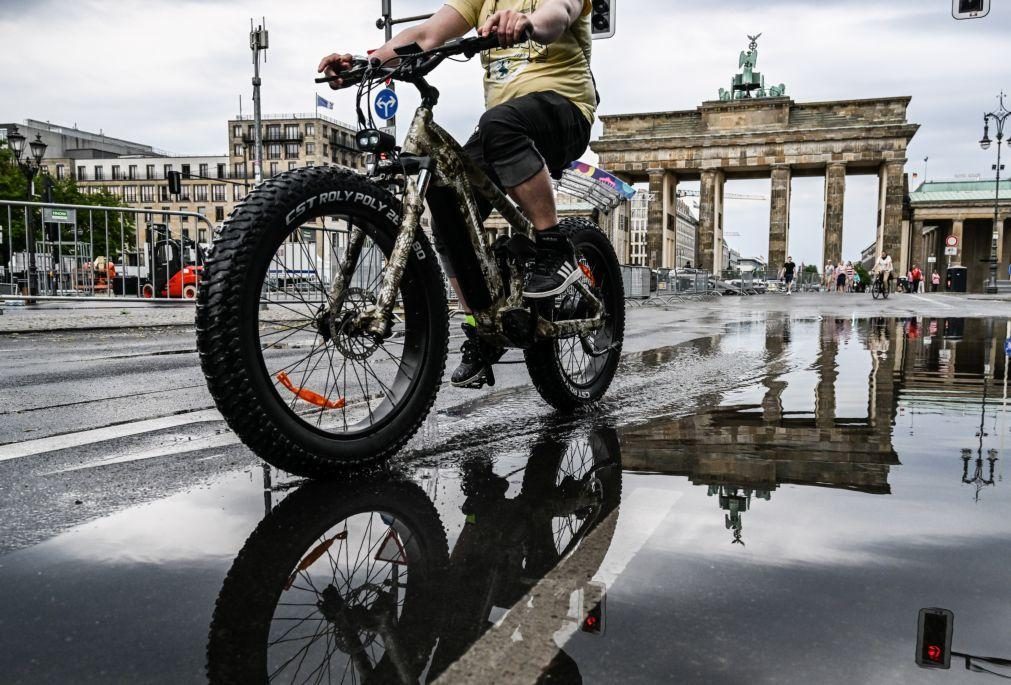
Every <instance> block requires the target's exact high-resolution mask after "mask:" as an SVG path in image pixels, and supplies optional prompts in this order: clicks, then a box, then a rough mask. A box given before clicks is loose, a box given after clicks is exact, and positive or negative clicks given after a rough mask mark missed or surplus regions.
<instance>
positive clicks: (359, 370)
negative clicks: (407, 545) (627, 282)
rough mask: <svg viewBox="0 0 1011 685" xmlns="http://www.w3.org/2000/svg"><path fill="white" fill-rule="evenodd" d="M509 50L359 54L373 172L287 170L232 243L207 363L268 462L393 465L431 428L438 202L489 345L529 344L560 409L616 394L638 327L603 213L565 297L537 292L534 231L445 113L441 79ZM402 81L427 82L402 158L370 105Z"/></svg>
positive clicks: (346, 80) (435, 385) (209, 269)
mask: <svg viewBox="0 0 1011 685" xmlns="http://www.w3.org/2000/svg"><path fill="white" fill-rule="evenodd" d="M492 43H495V45H497V39H496V38H495V37H494V36H491V37H489V38H470V39H461V40H456V41H452V42H450V43H447V44H446V45H444V46H442V47H439V48H435V49H433V50H428V51H422V50H421V49H420V48H419V47H417V46H406V47H404V48H400V49H399V50H398V51H399V52H400V53H401V56H400V60H401V61H400V62H399V64H398V65H397V66H395V67H393V68H385V67H384V66H383V65H379V64H376V63H368V62H365V61H359V62H358V63H357V64H356V65H355V66H354V68H352V69H350V70H348V71H345V72H342V73H341V74H340V78H341V79H342V81H343V86H344V87H349V86H358V110H359V121H360V122H361V124H362V130H361V131H360V132H359V134H358V136H357V145H358V147H359V149H360V150H362V151H367V152H370V153H372V154H373V155H374V156H375V158H376V160H377V161H376V163H375V165H374V169H373V170H372V172H371V174H370V175H369V176H368V177H366V176H362V175H359V174H356V173H352V172H349V171H345V170H341V169H338V168H337V167H335V166H330V167H312V168H302V169H296V170H294V171H289V172H286V173H283V174H280V175H278V176H275V177H273V178H270V179H268V180H266V181H264V182H263V183H262V184H260V185H258V186H257V187H256V189H255V190H254V191H253V192H252V193H250V194H249V196H248V197H247V198H246V199H245V200H244V201H243V202H242V203H241V204H240V205H239V206H238V207H236V209H235V211H234V212H233V213H232V215H231V216H230V217H229V219H228V221H227V222H226V223H225V225H224V227H223V228H222V230H221V231H220V233H219V234H218V236H217V237H216V239H215V241H214V247H213V250H212V256H211V257H210V258H209V260H208V263H207V266H206V270H205V273H204V277H203V279H202V280H201V283H202V286H201V291H200V296H199V303H198V313H197V332H198V335H197V340H198V348H199V350H200V359H201V364H202V366H203V370H204V374H205V376H206V378H207V381H208V385H209V387H210V390H211V394H212V396H213V397H214V399H215V402H216V403H217V406H218V409H219V410H220V411H221V413H222V414H223V415H224V416H225V418H226V420H227V421H228V424H229V426H230V427H231V428H232V429H233V430H234V431H235V433H236V434H237V435H238V436H239V437H240V438H241V439H242V440H243V442H245V443H246V444H247V445H248V446H250V447H251V448H252V449H253V450H254V451H255V452H256V453H257V454H259V455H260V456H261V457H263V458H264V459H265V460H267V461H268V462H270V463H272V464H274V465H276V466H278V467H280V468H282V469H284V470H286V471H289V472H292V473H296V474H299V475H306V476H327V475H331V476H332V475H334V472H335V470H336V469H337V468H338V467H341V466H347V465H350V464H356V463H363V462H376V461H381V460H385V459H388V458H389V457H390V456H392V455H393V454H394V453H395V452H396V450H398V449H399V448H400V447H401V446H403V445H404V444H405V443H406V442H407V440H408V439H409V438H410V437H411V436H412V435H413V434H414V433H415V432H416V431H417V430H418V428H419V427H420V426H421V423H422V421H424V419H425V416H426V415H427V414H428V412H429V410H430V409H431V407H432V404H433V403H434V401H435V397H436V394H437V392H438V390H439V387H440V384H441V382H442V376H443V371H444V368H445V360H446V352H447V341H448V322H447V313H448V308H447V302H446V289H445V285H444V281H443V276H442V273H441V270H440V269H439V266H438V264H437V257H436V255H435V253H434V252H433V250H432V247H431V245H430V243H429V239H428V237H426V235H425V234H424V233H423V232H422V231H421V228H420V225H421V217H422V213H423V212H424V211H425V206H426V202H427V205H428V208H429V209H430V211H431V213H432V217H433V219H434V223H433V232H434V234H435V235H436V236H437V237H438V238H439V239H440V240H441V243H442V244H444V245H445V250H446V259H447V260H448V262H449V263H450V264H451V265H452V267H453V270H454V271H455V272H456V275H457V279H458V281H459V286H460V290H461V292H462V294H463V296H464V297H465V299H466V301H467V304H468V305H469V306H470V308H471V309H473V310H474V315H475V318H476V320H477V331H478V334H479V336H480V337H481V339H482V340H483V341H484V342H485V343H486V344H489V345H493V346H495V347H496V348H498V347H505V348H519V349H523V350H524V354H525V360H526V365H527V368H528V370H529V372H530V376H531V378H532V380H533V384H534V386H535V387H536V388H537V390H538V391H539V392H540V394H541V396H542V397H543V398H544V399H545V400H546V401H547V402H548V403H550V404H551V405H553V406H555V407H556V408H560V409H574V408H577V407H580V406H583V405H586V404H589V403H592V402H594V401H596V400H599V399H600V398H601V397H603V395H604V393H605V392H606V391H607V388H608V387H609V385H610V383H611V381H612V379H613V377H614V374H615V370H616V369H617V366H618V361H619V358H620V354H621V344H622V340H623V336H624V327H625V310H624V290H623V285H622V276H621V270H620V266H619V264H618V260H617V257H616V256H615V253H614V249H613V248H612V246H611V243H610V242H609V241H608V239H607V237H606V236H605V235H604V233H603V232H602V231H601V230H600V229H599V228H598V227H597V226H596V225H595V224H593V223H592V222H589V221H586V220H583V219H567V220H565V221H563V222H562V230H563V232H564V233H565V234H566V235H567V236H568V238H569V239H570V240H571V242H572V243H573V244H574V246H575V249H576V255H577V257H578V263H579V267H580V269H579V271H578V272H577V271H573V272H571V273H568V274H567V276H568V277H567V278H566V281H565V288H564V290H562V291H561V292H558V293H554V294H552V295H551V296H550V297H546V298H542V299H531V298H527V297H525V296H524V293H523V287H524V278H525V273H526V270H527V265H528V263H529V261H530V260H531V259H532V258H533V256H534V255H535V253H536V250H535V248H534V241H533V240H532V238H531V236H532V235H533V226H532V225H531V223H530V222H529V221H528V220H527V219H526V217H524V216H523V215H522V214H521V213H520V211H519V210H518V209H517V207H516V205H515V204H514V203H513V202H512V201H511V200H510V199H509V198H508V197H507V196H506V195H505V194H504V193H502V191H501V190H499V189H498V188H497V187H496V186H495V185H494V184H493V183H492V181H491V180H489V178H488V177H487V176H486V175H485V174H484V173H483V172H482V171H481V170H480V169H478V168H477V166H476V165H475V164H474V163H473V162H472V161H471V160H470V159H469V158H468V157H467V156H466V154H465V153H464V152H463V149H462V148H461V147H460V145H459V144H458V143H457V142H456V141H454V140H453V139H452V138H451V137H450V136H449V134H448V133H446V132H445V131H444V130H443V129H442V128H441V127H439V126H438V125H437V124H435V122H434V121H433V108H434V107H435V105H436V104H437V103H438V101H439V93H438V91H437V90H436V89H435V88H433V87H432V86H430V85H429V84H428V82H427V81H426V80H425V77H426V75H428V74H429V73H430V72H431V71H433V70H434V69H435V68H436V67H438V66H439V65H440V64H441V63H442V62H443V61H444V60H446V59H447V58H449V57H452V56H455V55H464V56H467V57H471V56H473V55H474V54H476V53H477V52H479V51H481V50H485V49H488V48H489V47H491V46H492ZM389 79H395V80H400V81H405V82H407V83H410V84H412V85H414V86H416V87H417V88H418V90H419V91H420V93H421V101H422V104H421V106H420V107H419V108H418V110H417V113H416V114H415V117H414V120H413V122H412V123H411V125H410V128H409V130H408V132H407V138H406V142H405V143H404V146H403V150H402V151H401V150H400V149H399V148H396V147H395V140H394V139H393V137H392V136H390V135H389V134H388V133H386V132H384V131H381V130H379V129H378V128H376V127H375V126H374V124H370V122H369V121H368V118H367V117H366V115H365V113H364V111H363V110H362V101H363V99H364V100H365V101H366V105H367V101H368V95H369V93H370V91H371V90H372V88H373V86H375V85H377V84H379V83H381V82H383V81H385V80H389ZM365 110H366V111H368V107H367V106H366V108H365ZM368 116H369V117H371V113H370V114H369V115H368ZM391 189H393V190H395V191H397V194H394V193H393V192H390V190H391ZM475 192H476V193H477V195H476V196H475ZM482 202H484V203H488V204H490V205H491V207H493V208H494V209H496V210H498V211H499V213H500V214H501V215H502V217H503V218H504V219H505V220H506V222H507V223H508V224H509V226H510V227H511V237H510V238H506V237H501V238H499V239H497V240H496V239H495V233H494V231H491V230H490V229H489V230H485V228H484V227H483V226H482V221H481V218H480V215H481V212H480V210H479V204H480V203H482ZM300 229H301V230H300ZM294 272H297V273H298V277H297V278H295V279H288V278H286V277H285V276H284V274H287V273H294ZM268 273H269V274H271V275H272V277H273V278H274V280H275V281H280V282H287V281H289V280H300V279H302V278H308V279H309V280H311V282H312V283H313V286H314V287H313V290H312V292H299V291H297V290H294V289H291V288H284V289H276V290H275V289H272V286H271V279H270V278H267V274H268ZM306 274H308V275H307V276H306ZM351 292H357V293H358V295H359V296H357V297H354V298H349V296H348V295H349V293H351ZM261 305H264V306H261Z"/></svg>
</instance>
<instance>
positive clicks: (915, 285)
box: [909, 264, 923, 293]
mask: <svg viewBox="0 0 1011 685" xmlns="http://www.w3.org/2000/svg"><path fill="white" fill-rule="evenodd" d="M909 282H910V283H911V284H912V289H911V290H910V291H909V292H911V293H918V292H920V283H922V282H923V272H922V271H920V267H919V266H917V265H916V264H913V268H912V269H910V271H909Z"/></svg>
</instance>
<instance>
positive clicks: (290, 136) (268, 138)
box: [242, 131, 305, 145]
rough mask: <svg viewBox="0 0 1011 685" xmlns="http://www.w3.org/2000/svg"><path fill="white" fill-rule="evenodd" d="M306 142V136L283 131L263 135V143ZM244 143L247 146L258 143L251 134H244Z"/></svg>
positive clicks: (266, 132) (267, 132)
mask: <svg viewBox="0 0 1011 685" xmlns="http://www.w3.org/2000/svg"><path fill="white" fill-rule="evenodd" d="M303 140H305V134H303V133H301V132H299V133H285V132H284V131H281V132H280V133H275V132H269V131H264V133H263V143H264V144H266V143H301V142H302V141H303ZM242 142H243V143H245V144H246V145H253V144H254V143H255V142H256V141H255V140H254V138H253V136H251V135H249V132H248V131H247V132H246V133H243V134H242Z"/></svg>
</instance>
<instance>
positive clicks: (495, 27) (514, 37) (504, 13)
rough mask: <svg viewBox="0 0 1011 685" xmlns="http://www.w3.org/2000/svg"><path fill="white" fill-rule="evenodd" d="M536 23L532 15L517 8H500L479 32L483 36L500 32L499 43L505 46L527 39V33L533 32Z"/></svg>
mask: <svg viewBox="0 0 1011 685" xmlns="http://www.w3.org/2000/svg"><path fill="white" fill-rule="evenodd" d="M533 31H534V24H533V22H532V21H530V17H529V16H528V15H526V14H523V13H522V12H517V11H515V10H500V11H498V12H495V14H493V15H491V16H490V17H488V21H486V22H485V23H484V25H483V26H481V28H479V29H478V30H477V32H478V33H479V34H480V35H482V36H487V35H489V34H491V33H496V34H498V44H499V45H501V46H502V47H504V48H507V47H510V46H512V45H516V44H517V43H519V42H521V41H523V40H525V39H526V34H528V33H530V34H532V33H533Z"/></svg>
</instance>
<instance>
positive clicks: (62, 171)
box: [56, 164, 67, 181]
mask: <svg viewBox="0 0 1011 685" xmlns="http://www.w3.org/2000/svg"><path fill="white" fill-rule="evenodd" d="M66 177H67V167H65V166H63V165H62V164H57V165H56V179H57V180H60V181H62V180H63V179H65V178H66Z"/></svg>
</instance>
